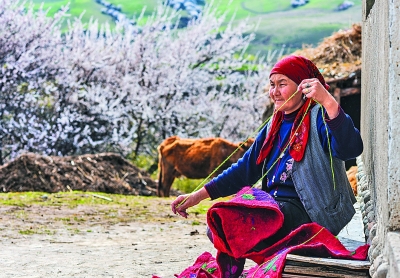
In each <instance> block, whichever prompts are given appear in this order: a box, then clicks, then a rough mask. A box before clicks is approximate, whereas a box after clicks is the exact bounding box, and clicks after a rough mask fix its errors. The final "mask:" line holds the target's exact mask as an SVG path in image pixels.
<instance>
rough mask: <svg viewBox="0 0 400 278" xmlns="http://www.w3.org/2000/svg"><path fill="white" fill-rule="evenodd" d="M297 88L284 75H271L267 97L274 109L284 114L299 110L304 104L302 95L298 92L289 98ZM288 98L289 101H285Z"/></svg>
mask: <svg viewBox="0 0 400 278" xmlns="http://www.w3.org/2000/svg"><path fill="white" fill-rule="evenodd" d="M297 87H298V86H297V84H296V83H295V82H294V81H293V80H291V79H290V78H289V77H287V76H286V75H283V74H280V73H275V74H273V75H271V77H270V88H269V96H270V97H271V99H272V101H273V102H274V103H275V109H279V111H282V112H284V113H285V114H289V113H292V112H294V111H296V110H297V109H299V108H300V107H301V106H302V105H303V103H304V100H303V95H302V94H301V93H299V92H298V93H296V94H295V95H294V96H293V97H292V98H290V97H291V96H292V95H293V94H294V93H295V92H296V90H297ZM289 98H290V100H289V101H287V100H288V99H289ZM286 101H287V102H286ZM285 102H286V103H285Z"/></svg>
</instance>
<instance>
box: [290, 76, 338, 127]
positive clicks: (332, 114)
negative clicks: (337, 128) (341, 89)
mask: <svg viewBox="0 0 400 278" xmlns="http://www.w3.org/2000/svg"><path fill="white" fill-rule="evenodd" d="M298 91H299V92H301V93H302V94H304V95H305V96H306V97H307V98H313V99H314V100H315V101H317V102H319V103H320V104H321V105H322V106H323V107H324V108H325V110H326V113H327V114H328V117H329V119H334V118H336V117H337V115H338V114H339V109H338V108H339V104H338V103H337V101H336V100H335V98H334V97H333V96H332V95H331V94H330V93H329V92H328V90H327V89H325V87H324V85H322V84H321V82H320V81H319V80H318V78H310V79H304V80H303V81H301V83H300V84H299V87H298Z"/></svg>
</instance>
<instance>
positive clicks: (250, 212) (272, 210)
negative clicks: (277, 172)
mask: <svg viewBox="0 0 400 278" xmlns="http://www.w3.org/2000/svg"><path fill="white" fill-rule="evenodd" d="M207 223H208V226H209V228H210V230H211V232H212V234H213V241H214V246H215V248H216V249H217V250H220V251H221V252H224V253H226V254H228V255H229V256H232V257H234V258H240V257H243V256H244V254H246V253H247V252H249V251H250V250H251V249H252V248H254V247H255V246H256V245H257V243H259V242H260V241H261V240H263V239H266V238H269V237H270V236H271V235H273V234H275V233H276V232H277V231H278V230H279V229H280V228H281V227H282V224H283V213H282V212H281V211H280V209H279V206H278V204H277V203H276V202H275V200H274V199H273V198H272V197H271V196H270V195H269V194H268V193H266V192H265V191H262V190H259V189H256V188H251V187H245V188H243V189H242V190H241V191H240V192H239V193H238V194H237V195H236V196H235V197H234V198H233V199H231V200H229V201H227V202H218V203H215V204H214V205H213V206H212V207H211V208H210V209H209V210H208V212H207Z"/></svg>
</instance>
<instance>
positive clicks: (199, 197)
mask: <svg viewBox="0 0 400 278" xmlns="http://www.w3.org/2000/svg"><path fill="white" fill-rule="evenodd" d="M206 198H209V195H208V192H207V190H206V189H205V188H204V187H203V188H202V189H200V190H198V191H195V192H193V193H190V194H185V195H179V196H178V197H177V198H176V199H175V200H174V201H173V202H172V203H171V209H172V212H173V213H175V214H179V215H181V216H183V217H185V218H187V217H188V215H189V214H188V213H187V212H186V210H187V209H188V208H190V207H193V206H195V205H197V204H198V203H200V202H201V201H203V200H204V199H206Z"/></svg>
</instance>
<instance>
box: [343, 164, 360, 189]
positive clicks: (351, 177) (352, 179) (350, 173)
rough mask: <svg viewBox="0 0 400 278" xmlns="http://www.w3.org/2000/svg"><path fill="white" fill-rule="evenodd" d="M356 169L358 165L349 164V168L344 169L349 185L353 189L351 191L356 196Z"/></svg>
mask: <svg viewBox="0 0 400 278" xmlns="http://www.w3.org/2000/svg"><path fill="white" fill-rule="evenodd" d="M357 171H358V167H357V166H351V167H350V169H349V170H347V171H346V175H347V178H348V180H349V182H350V185H351V189H353V193H354V195H355V196H357V194H358V192H357V178H356V174H357Z"/></svg>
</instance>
